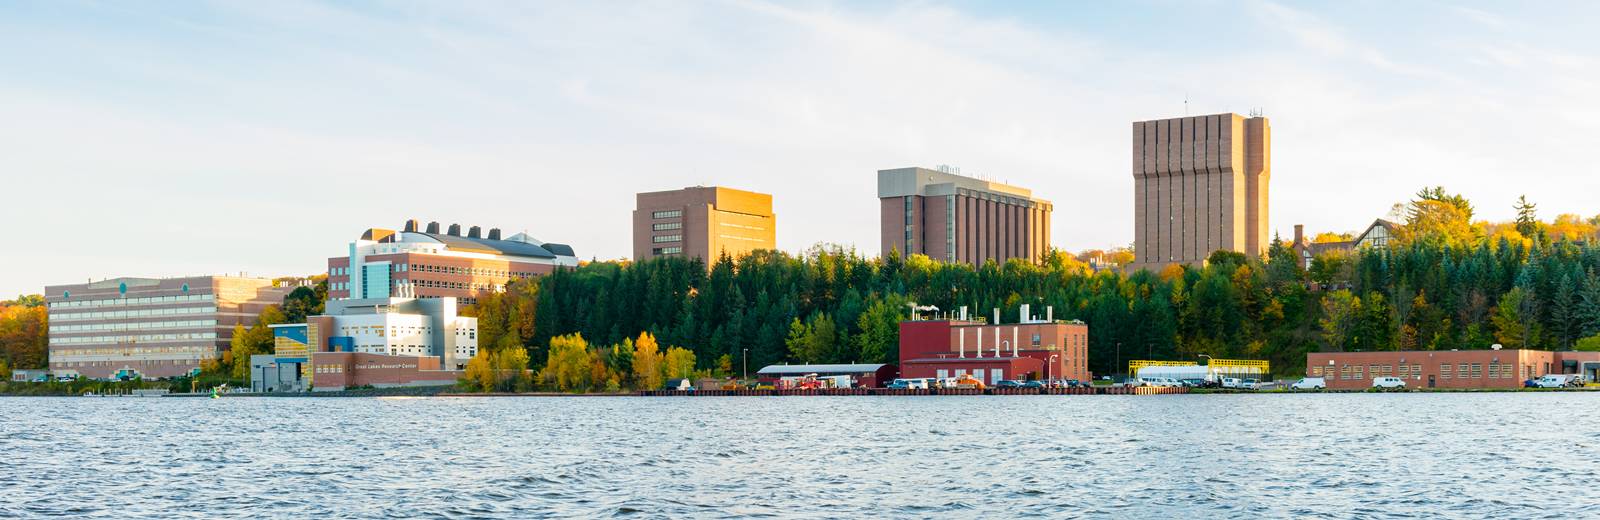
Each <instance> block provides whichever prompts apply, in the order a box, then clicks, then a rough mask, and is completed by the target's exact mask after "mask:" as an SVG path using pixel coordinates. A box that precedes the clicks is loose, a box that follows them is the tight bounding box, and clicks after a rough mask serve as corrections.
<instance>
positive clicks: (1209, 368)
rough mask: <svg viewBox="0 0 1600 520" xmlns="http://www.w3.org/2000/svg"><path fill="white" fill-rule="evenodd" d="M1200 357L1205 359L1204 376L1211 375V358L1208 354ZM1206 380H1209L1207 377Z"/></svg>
mask: <svg viewBox="0 0 1600 520" xmlns="http://www.w3.org/2000/svg"><path fill="white" fill-rule="evenodd" d="M1200 357H1203V358H1206V375H1208V376H1209V375H1211V361H1212V360H1213V358H1212V357H1211V355H1210V354H1201V355H1200ZM1207 379H1210V378H1209V377H1208V378H1207Z"/></svg>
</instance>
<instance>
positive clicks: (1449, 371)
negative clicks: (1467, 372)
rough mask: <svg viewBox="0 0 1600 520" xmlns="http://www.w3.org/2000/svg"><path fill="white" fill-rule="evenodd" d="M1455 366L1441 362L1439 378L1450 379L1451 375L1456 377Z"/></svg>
mask: <svg viewBox="0 0 1600 520" xmlns="http://www.w3.org/2000/svg"><path fill="white" fill-rule="evenodd" d="M1453 368H1455V367H1454V366H1452V365H1451V364H1449V363H1443V364H1440V365H1439V379H1450V378H1451V377H1454V374H1455V370H1453Z"/></svg>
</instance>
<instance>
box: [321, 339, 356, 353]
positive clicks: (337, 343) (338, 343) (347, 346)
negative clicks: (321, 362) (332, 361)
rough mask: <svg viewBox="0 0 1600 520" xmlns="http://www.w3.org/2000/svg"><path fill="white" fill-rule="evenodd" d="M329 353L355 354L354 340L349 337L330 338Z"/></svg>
mask: <svg viewBox="0 0 1600 520" xmlns="http://www.w3.org/2000/svg"><path fill="white" fill-rule="evenodd" d="M328 351H329V352H355V351H356V339H355V338H353V337H350V336H330V337H329V338H328Z"/></svg>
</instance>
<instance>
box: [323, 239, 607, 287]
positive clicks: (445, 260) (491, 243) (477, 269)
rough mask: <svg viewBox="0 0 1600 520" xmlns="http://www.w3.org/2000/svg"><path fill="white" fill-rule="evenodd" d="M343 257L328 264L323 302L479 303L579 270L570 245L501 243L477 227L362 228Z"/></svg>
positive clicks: (335, 258)
mask: <svg viewBox="0 0 1600 520" xmlns="http://www.w3.org/2000/svg"><path fill="white" fill-rule="evenodd" d="M348 251H349V253H348V254H347V255H346V256H336V257H333V258H329V259H328V298H330V299H345V298H352V299H366V298H390V297H404V298H442V297H447V296H448V297H454V298H458V299H459V300H460V302H461V303H462V304H463V305H471V304H473V303H477V301H478V298H477V296H478V295H479V294H482V293H484V292H489V291H495V290H499V289H500V288H501V287H503V286H504V285H505V284H506V282H509V281H511V280H515V279H519V278H529V277H533V276H538V275H541V274H546V273H549V272H551V271H554V270H555V269H556V268H558V267H571V266H576V265H578V258H577V256H575V255H574V253H573V251H572V247H571V246H568V245H565V244H555V243H549V242H541V241H539V240H536V239H534V238H533V237H530V236H528V234H527V233H517V234H515V235H511V236H509V237H505V238H501V235H500V230H499V229H490V230H489V231H488V233H487V234H485V233H483V232H482V231H481V230H480V229H479V228H478V226H472V227H471V228H468V229H467V230H466V231H465V232H464V233H463V231H462V229H461V225H460V224H451V225H450V226H449V228H447V229H445V230H444V231H443V232H440V227H439V223H438V222H429V223H428V225H427V227H426V228H421V227H419V225H418V223H417V221H415V220H410V221H407V222H406V225H405V228H404V229H402V230H401V231H399V232H395V231H393V230H389V229H377V228H374V229H368V230H367V231H366V232H365V233H362V234H361V238H359V239H357V240H356V241H355V242H351V243H350V247H349V249H348Z"/></svg>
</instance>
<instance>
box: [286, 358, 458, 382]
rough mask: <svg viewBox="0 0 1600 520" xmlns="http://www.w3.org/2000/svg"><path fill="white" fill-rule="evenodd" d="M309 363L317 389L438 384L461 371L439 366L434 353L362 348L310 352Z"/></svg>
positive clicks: (454, 377) (453, 379) (451, 380)
mask: <svg viewBox="0 0 1600 520" xmlns="http://www.w3.org/2000/svg"><path fill="white" fill-rule="evenodd" d="M311 365H312V367H311V368H312V370H313V371H314V374H315V375H314V378H315V379H314V380H315V381H316V389H317V390H319V391H326V390H343V389H346V388H350V387H355V386H373V387H378V388H384V387H395V386H435V385H440V386H442V385H449V384H454V383H455V382H456V379H458V378H460V377H461V375H462V374H463V372H461V371H459V370H440V367H439V358H437V357H432V356H390V355H385V354H368V353H365V352H314V353H312V354H311Z"/></svg>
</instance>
